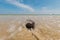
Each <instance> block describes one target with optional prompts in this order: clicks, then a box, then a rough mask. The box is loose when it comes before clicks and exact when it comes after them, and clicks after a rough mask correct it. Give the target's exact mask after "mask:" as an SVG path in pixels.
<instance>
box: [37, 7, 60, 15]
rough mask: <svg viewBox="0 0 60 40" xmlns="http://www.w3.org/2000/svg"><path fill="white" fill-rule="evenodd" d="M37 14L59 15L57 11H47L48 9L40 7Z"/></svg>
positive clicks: (59, 11) (59, 12)
mask: <svg viewBox="0 0 60 40" xmlns="http://www.w3.org/2000/svg"><path fill="white" fill-rule="evenodd" d="M36 13H38V14H60V10H58V9H53V8H52V9H49V8H48V7H42V8H41V10H39V11H37V12H36Z"/></svg>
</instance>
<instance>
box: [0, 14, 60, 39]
mask: <svg viewBox="0 0 60 40" xmlns="http://www.w3.org/2000/svg"><path fill="white" fill-rule="evenodd" d="M27 19H29V20H30V19H31V20H33V21H34V22H35V28H34V29H31V30H28V29H27V28H26V26H25V24H26V23H27V21H26V20H27ZM0 40H60V16H33V15H30V16H26V15H21V16H17V15H16V16H0Z"/></svg>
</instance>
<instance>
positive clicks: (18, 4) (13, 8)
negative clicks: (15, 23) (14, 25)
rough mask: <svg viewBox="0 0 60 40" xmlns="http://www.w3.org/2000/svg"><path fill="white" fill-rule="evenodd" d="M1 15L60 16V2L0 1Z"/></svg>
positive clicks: (58, 0)
mask: <svg viewBox="0 0 60 40" xmlns="http://www.w3.org/2000/svg"><path fill="white" fill-rule="evenodd" d="M0 14H60V0H0Z"/></svg>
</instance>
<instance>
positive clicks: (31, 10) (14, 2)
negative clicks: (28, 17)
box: [6, 0, 34, 12]
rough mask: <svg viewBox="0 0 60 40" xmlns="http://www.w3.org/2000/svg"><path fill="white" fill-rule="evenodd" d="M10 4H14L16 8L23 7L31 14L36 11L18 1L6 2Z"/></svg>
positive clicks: (8, 0) (10, 0)
mask: <svg viewBox="0 0 60 40" xmlns="http://www.w3.org/2000/svg"><path fill="white" fill-rule="evenodd" d="M6 1H7V2H8V3H10V4H13V5H15V6H18V7H22V8H24V9H27V10H29V11H30V12H34V9H33V8H32V7H30V6H28V5H25V4H22V3H20V2H18V1H17V0H6Z"/></svg>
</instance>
